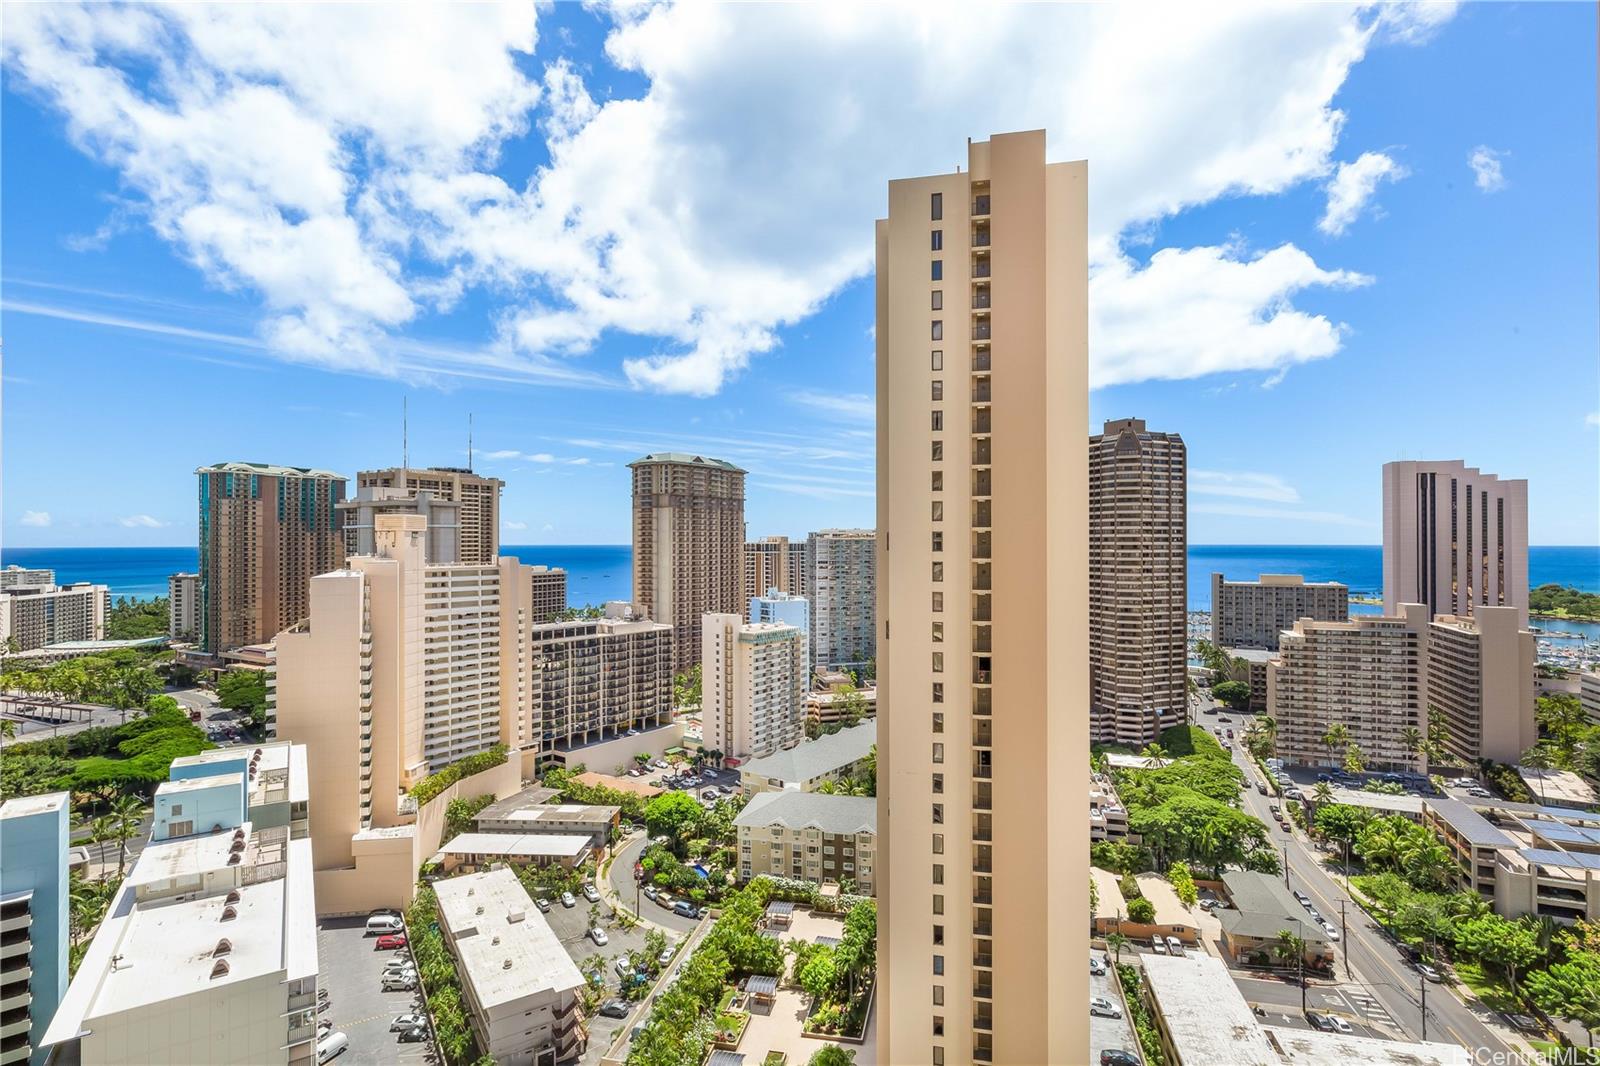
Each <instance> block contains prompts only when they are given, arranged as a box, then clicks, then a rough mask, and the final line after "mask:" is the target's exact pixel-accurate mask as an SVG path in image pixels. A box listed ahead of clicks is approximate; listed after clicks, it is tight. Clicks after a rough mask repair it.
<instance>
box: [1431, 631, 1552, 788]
mask: <svg viewBox="0 0 1600 1066" xmlns="http://www.w3.org/2000/svg"><path fill="white" fill-rule="evenodd" d="M1517 616H1518V611H1517V609H1516V608H1515V607H1485V606H1481V605H1480V606H1479V607H1478V609H1477V610H1475V611H1474V612H1473V613H1472V617H1470V618H1454V617H1452V616H1450V615H1440V616H1439V617H1438V618H1435V619H1434V620H1433V621H1432V622H1430V623H1429V624H1428V634H1427V636H1428V675H1427V693H1428V698H1427V708H1428V713H1429V714H1430V715H1435V714H1437V715H1441V716H1443V719H1444V723H1445V726H1446V727H1447V729H1448V733H1447V735H1446V736H1447V739H1446V741H1445V747H1446V748H1448V749H1449V750H1450V751H1451V752H1452V753H1453V754H1455V755H1456V756H1457V757H1458V758H1460V759H1461V760H1462V761H1463V762H1464V763H1466V764H1467V765H1471V764H1473V763H1475V762H1476V761H1477V760H1478V759H1493V760H1495V761H1496V762H1503V763H1507V764H1509V765H1513V766H1515V765H1516V764H1517V763H1519V762H1521V761H1522V753H1523V752H1525V751H1527V750H1528V749H1529V748H1531V747H1533V745H1534V742H1535V741H1537V740H1538V739H1539V727H1538V724H1537V723H1536V722H1535V720H1534V714H1533V702H1534V700H1533V694H1534V683H1533V664H1534V660H1535V659H1536V657H1537V654H1538V650H1537V647H1536V642H1535V639H1534V636H1533V634H1532V633H1530V632H1529V631H1528V630H1527V629H1525V628H1522V627H1521V626H1519V625H1518V621H1517Z"/></svg>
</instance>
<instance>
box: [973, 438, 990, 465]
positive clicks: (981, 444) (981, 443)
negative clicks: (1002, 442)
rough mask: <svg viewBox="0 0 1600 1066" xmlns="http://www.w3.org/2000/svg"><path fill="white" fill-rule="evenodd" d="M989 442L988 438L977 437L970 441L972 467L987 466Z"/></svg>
mask: <svg viewBox="0 0 1600 1066" xmlns="http://www.w3.org/2000/svg"><path fill="white" fill-rule="evenodd" d="M989 450H990V440H989V438H988V437H977V438H974V439H973V441H972V465H973V466H988V465H989V462H990V460H989Z"/></svg>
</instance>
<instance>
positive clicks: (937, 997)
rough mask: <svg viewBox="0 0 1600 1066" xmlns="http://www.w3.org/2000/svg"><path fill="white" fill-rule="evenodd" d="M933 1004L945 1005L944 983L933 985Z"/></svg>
mask: <svg viewBox="0 0 1600 1066" xmlns="http://www.w3.org/2000/svg"><path fill="white" fill-rule="evenodd" d="M934 898H935V899H937V898H938V897H937V896H935V897H934ZM933 1005H934V1006H935V1007H942V1006H944V985H934V986H933Z"/></svg>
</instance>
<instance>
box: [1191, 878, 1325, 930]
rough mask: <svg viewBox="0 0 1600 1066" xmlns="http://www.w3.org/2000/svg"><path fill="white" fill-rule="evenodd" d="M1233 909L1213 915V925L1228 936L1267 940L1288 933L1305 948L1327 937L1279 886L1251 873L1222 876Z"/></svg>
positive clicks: (1297, 902)
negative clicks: (1216, 923) (1284, 932)
mask: <svg viewBox="0 0 1600 1066" xmlns="http://www.w3.org/2000/svg"><path fill="white" fill-rule="evenodd" d="M1222 883H1223V884H1224V885H1226V886H1227V888H1228V898H1229V899H1230V900H1232V901H1233V907H1234V908H1235V909H1229V910H1222V911H1217V912H1216V914H1217V921H1218V922H1219V923H1220V924H1221V926H1222V928H1223V929H1224V930H1225V931H1227V932H1228V933H1230V934H1235V935H1239V936H1250V937H1259V938H1263V939H1268V938H1271V937H1275V936H1277V935H1278V933H1280V932H1281V931H1283V930H1284V929H1288V930H1289V931H1290V932H1292V933H1294V934H1295V935H1296V936H1298V937H1299V938H1300V939H1302V940H1304V941H1305V942H1306V943H1307V944H1308V945H1318V944H1321V945H1325V944H1327V943H1328V937H1327V934H1325V933H1324V932H1323V931H1322V929H1321V927H1319V926H1318V925H1317V924H1316V923H1314V922H1313V921H1312V920H1311V917H1310V916H1309V915H1308V914H1306V912H1305V909H1304V908H1303V907H1301V906H1300V901H1299V900H1297V899H1295V898H1294V897H1293V896H1292V895H1290V894H1289V890H1288V889H1287V888H1285V887H1284V886H1283V882H1281V881H1279V880H1278V879H1277V878H1276V877H1274V876H1272V875H1270V874H1263V873H1257V872H1256V871H1254V870H1231V871H1229V872H1228V873H1225V874H1223V875H1222Z"/></svg>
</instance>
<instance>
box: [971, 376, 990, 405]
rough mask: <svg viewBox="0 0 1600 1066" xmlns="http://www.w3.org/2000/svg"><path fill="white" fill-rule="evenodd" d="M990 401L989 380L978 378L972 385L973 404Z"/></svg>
mask: <svg viewBox="0 0 1600 1066" xmlns="http://www.w3.org/2000/svg"><path fill="white" fill-rule="evenodd" d="M989 400H990V397H989V379H988V378H978V379H977V380H976V381H974V382H973V383H972V402H973V403H988V402H989Z"/></svg>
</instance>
